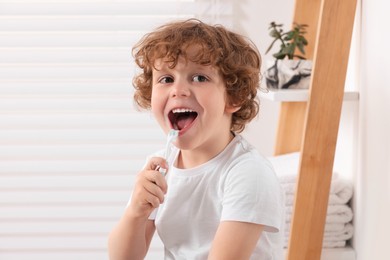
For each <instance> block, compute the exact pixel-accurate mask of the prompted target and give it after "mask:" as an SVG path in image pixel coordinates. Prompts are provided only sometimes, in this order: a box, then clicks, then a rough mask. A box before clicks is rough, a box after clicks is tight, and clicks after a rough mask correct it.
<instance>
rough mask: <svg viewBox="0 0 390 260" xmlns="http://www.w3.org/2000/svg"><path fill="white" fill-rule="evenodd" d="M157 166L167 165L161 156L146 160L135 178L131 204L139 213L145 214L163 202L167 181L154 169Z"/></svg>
mask: <svg viewBox="0 0 390 260" xmlns="http://www.w3.org/2000/svg"><path fill="white" fill-rule="evenodd" d="M157 166H160V167H165V168H168V167H167V163H166V162H165V160H164V159H163V158H158V157H154V158H152V159H150V160H149V161H148V163H147V164H146V166H145V168H144V170H142V171H141V172H140V173H139V174H138V176H137V179H136V183H135V187H134V191H133V195H132V200H131V202H132V203H131V205H132V209H133V210H136V212H138V213H139V214H141V215H145V216H146V215H147V214H148V213H149V212H150V210H153V209H154V208H157V207H158V206H159V205H160V204H161V203H163V202H164V195H165V194H166V192H167V182H166V180H165V178H164V176H163V175H162V174H161V173H160V172H159V171H157V170H156V168H157Z"/></svg>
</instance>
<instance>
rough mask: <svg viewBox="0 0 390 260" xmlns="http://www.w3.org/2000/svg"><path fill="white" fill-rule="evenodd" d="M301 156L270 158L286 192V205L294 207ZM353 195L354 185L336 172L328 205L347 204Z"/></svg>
mask: <svg viewBox="0 0 390 260" xmlns="http://www.w3.org/2000/svg"><path fill="white" fill-rule="evenodd" d="M299 156H300V153H299V152H296V153H289V154H284V155H278V156H273V157H269V158H268V160H269V161H270V162H271V164H272V165H273V167H274V170H275V172H276V175H277V177H278V178H279V181H280V184H281V186H282V188H283V190H284V191H285V194H286V205H292V204H293V202H294V193H295V190H296V182H297V178H298V171H299V159H300V158H299ZM352 194H353V187H352V183H351V182H349V181H347V180H345V179H342V178H340V176H339V175H338V173H337V172H334V173H333V174H332V180H331V186H330V191H329V201H328V203H329V204H346V203H348V201H349V200H350V199H351V198H352Z"/></svg>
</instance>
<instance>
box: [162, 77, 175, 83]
mask: <svg viewBox="0 0 390 260" xmlns="http://www.w3.org/2000/svg"><path fill="white" fill-rule="evenodd" d="M158 82H159V83H163V84H166V83H172V82H173V78H171V77H162V78H160V80H159V81H158Z"/></svg>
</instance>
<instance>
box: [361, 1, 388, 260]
mask: <svg viewBox="0 0 390 260" xmlns="http://www.w3.org/2000/svg"><path fill="white" fill-rule="evenodd" d="M389 9H390V4H389V3H388V2H386V1H384V0H370V1H363V3H362V40H361V43H362V48H361V82H360V83H361V88H360V91H361V99H360V127H359V130H360V138H359V155H358V175H357V178H356V196H355V202H354V203H355V207H356V209H355V226H356V231H355V247H356V248H357V249H358V259H359V260H366V259H367V260H368V259H389V255H390V252H389V242H388V241H389V239H388V234H389V233H388V232H389V231H390V222H389V219H390V139H389V133H390V74H389V72H388V71H387V70H388V69H389V68H390V60H389V59H390V54H389V52H387V51H386V49H388V43H389V40H390V37H389V34H388V33H387V27H388V25H389V24H390V17H389V14H388V10H389Z"/></svg>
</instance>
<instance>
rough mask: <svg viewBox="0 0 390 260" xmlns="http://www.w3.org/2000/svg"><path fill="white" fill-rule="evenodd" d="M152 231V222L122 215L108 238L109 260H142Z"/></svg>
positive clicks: (150, 239)
mask: <svg viewBox="0 0 390 260" xmlns="http://www.w3.org/2000/svg"><path fill="white" fill-rule="evenodd" d="M154 231H155V226H154V220H144V219H134V218H131V217H130V218H128V217H127V216H126V215H124V216H123V217H122V219H121V220H120V221H119V223H118V224H117V225H116V227H115V228H114V229H113V230H112V231H111V233H110V236H109V242H108V247H109V257H110V260H124V259H144V257H145V255H146V253H147V252H148V249H149V246H150V242H151V241H152V237H153V234H154Z"/></svg>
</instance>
